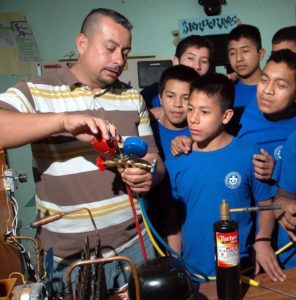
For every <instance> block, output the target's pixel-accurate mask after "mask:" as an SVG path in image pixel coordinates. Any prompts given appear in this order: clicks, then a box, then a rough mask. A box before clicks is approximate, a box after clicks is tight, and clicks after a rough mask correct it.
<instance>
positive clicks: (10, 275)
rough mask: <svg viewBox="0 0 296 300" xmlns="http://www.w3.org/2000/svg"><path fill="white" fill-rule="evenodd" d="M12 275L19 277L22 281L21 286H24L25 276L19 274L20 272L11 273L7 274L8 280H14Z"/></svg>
mask: <svg viewBox="0 0 296 300" xmlns="http://www.w3.org/2000/svg"><path fill="white" fill-rule="evenodd" d="M13 275H17V276H20V277H21V279H22V281H23V284H26V280H25V276H24V275H23V274H22V273H20V272H12V273H10V274H9V276H8V278H15V277H12V276H13Z"/></svg>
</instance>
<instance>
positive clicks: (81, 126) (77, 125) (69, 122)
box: [61, 113, 120, 142]
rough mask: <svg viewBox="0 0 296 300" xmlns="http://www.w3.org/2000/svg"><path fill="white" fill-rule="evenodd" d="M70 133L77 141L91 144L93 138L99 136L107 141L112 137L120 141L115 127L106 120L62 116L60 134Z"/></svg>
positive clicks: (82, 116) (86, 116)
mask: <svg viewBox="0 0 296 300" xmlns="http://www.w3.org/2000/svg"><path fill="white" fill-rule="evenodd" d="M63 131H64V132H70V133H71V134H73V135H74V136H75V137H76V138H77V139H78V140H80V141H83V142H92V141H93V140H94V136H95V135H98V134H101V135H102V138H104V139H106V140H108V139H110V137H111V136H114V137H115V138H116V140H117V141H120V136H119V134H118V131H117V129H116V127H115V126H114V125H113V124H112V123H111V122H110V121H107V120H104V119H101V118H97V117H93V116H90V115H84V114H67V113H65V114H63V115H62V117H61V132H63Z"/></svg>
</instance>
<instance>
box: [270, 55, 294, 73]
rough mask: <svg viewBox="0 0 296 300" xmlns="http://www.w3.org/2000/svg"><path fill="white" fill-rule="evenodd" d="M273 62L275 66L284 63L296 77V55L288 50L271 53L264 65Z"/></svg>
mask: <svg viewBox="0 0 296 300" xmlns="http://www.w3.org/2000/svg"><path fill="white" fill-rule="evenodd" d="M271 61H273V62H275V63H277V64H280V63H285V64H286V65H287V66H288V67H289V68H290V69H291V70H293V71H294V72H295V77H296V53H295V52H293V51H291V50H290V49H281V50H278V51H274V52H272V53H271V55H270V56H269V58H268V59H267V61H266V65H267V64H268V63H269V62H271Z"/></svg>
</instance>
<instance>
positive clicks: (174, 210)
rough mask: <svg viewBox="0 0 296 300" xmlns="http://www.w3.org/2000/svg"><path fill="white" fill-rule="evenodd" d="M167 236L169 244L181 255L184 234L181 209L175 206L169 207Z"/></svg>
mask: <svg viewBox="0 0 296 300" xmlns="http://www.w3.org/2000/svg"><path fill="white" fill-rule="evenodd" d="M166 238H167V242H168V244H169V246H170V247H171V248H173V249H174V250H175V251H176V252H177V253H178V254H180V255H181V251H182V234H181V222H180V210H179V209H178V207H176V206H173V207H169V208H168V209H167V215H166Z"/></svg>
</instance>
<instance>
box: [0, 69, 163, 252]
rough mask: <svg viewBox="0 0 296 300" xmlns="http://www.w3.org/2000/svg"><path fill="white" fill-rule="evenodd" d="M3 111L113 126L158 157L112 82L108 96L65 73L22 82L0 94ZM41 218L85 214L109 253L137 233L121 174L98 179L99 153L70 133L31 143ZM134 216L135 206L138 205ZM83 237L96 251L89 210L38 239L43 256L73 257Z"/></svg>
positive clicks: (136, 102) (131, 96)
mask: <svg viewBox="0 0 296 300" xmlns="http://www.w3.org/2000/svg"><path fill="white" fill-rule="evenodd" d="M0 99H1V100H0V107H2V108H5V109H9V110H14V111H19V112H22V113H35V114H38V113H61V112H69V113H82V114H91V115H94V116H98V117H101V118H104V119H107V120H110V121H111V122H112V123H113V124H115V126H116V127H117V128H118V131H119V133H120V134H121V135H122V136H123V138H125V137H128V136H140V137H142V138H143V139H144V140H145V141H146V142H147V144H148V152H150V153H151V152H157V148H156V146H155V142H154V138H153V135H152V131H151V128H150V121H149V117H148V112H147V109H146V106H145V104H144V101H143V99H142V97H141V96H140V95H139V93H138V92H137V91H136V90H135V89H133V88H131V87H130V86H128V85H126V84H124V83H122V82H120V81H117V82H116V83H115V84H114V85H113V86H112V87H111V88H109V89H106V90H90V89H89V88H88V87H87V86H85V85H83V84H81V83H79V82H78V80H77V79H76V78H75V76H74V75H73V73H72V72H71V71H70V69H68V68H64V69H61V70H59V71H57V72H52V73H49V74H46V75H44V76H41V77H36V78H33V79H28V80H23V81H21V82H19V83H17V84H16V85H15V86H14V87H12V88H9V89H8V90H7V91H6V92H5V93H2V94H1V95H0ZM31 146H32V154H33V159H34V162H33V168H34V177H35V183H36V207H37V210H38V217H42V216H44V215H50V214H53V213H56V212H61V211H69V210H76V209H80V208H83V207H87V208H89V209H90V211H91V213H92V215H93V217H94V220H95V222H96V225H97V227H98V229H99V234H100V237H101V243H102V246H103V247H104V248H106V250H110V249H116V248H118V247H120V246H122V245H123V244H124V243H126V242H128V241H129V240H130V239H131V238H132V237H134V236H135V234H136V229H135V225H134V221H133V218H132V212H131V208H130V205H129V200H128V196H127V194H126V190H125V186H124V184H123V183H122V180H121V176H120V174H119V173H118V172H117V171H116V170H114V169H110V170H106V171H104V172H99V171H98V169H97V167H96V164H95V162H96V158H97V156H98V153H97V152H96V151H94V150H93V149H92V147H91V145H90V144H88V143H83V142H80V141H78V140H76V139H75V138H74V137H73V136H72V135H71V134H69V133H61V134H56V135H52V136H50V137H48V138H45V139H43V140H40V141H38V142H35V143H32V145H31ZM136 207H137V210H138V212H139V206H138V205H136ZM86 236H88V237H89V240H90V246H91V248H93V247H94V246H95V243H96V237H95V232H94V228H93V225H92V223H91V220H90V218H89V215H88V212H87V211H86V210H80V211H77V212H75V213H72V214H69V215H66V216H64V217H63V218H62V219H60V220H57V221H55V222H52V223H49V224H47V225H44V226H43V227H42V228H41V230H40V233H39V237H40V241H41V247H42V249H44V250H47V249H49V248H50V247H53V250H54V255H56V256H59V257H70V256H73V255H77V254H78V253H80V251H81V250H82V249H83V246H84V241H85V238H86Z"/></svg>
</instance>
